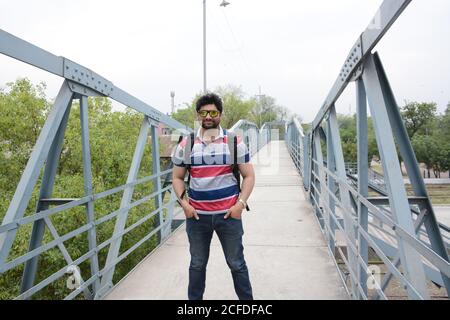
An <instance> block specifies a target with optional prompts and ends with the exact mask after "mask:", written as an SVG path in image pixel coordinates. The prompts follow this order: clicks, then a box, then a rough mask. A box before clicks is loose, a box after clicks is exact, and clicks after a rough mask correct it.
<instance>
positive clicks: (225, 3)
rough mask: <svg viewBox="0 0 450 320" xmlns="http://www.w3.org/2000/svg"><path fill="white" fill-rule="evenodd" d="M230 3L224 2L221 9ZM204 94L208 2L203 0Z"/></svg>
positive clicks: (204, 85) (204, 83)
mask: <svg viewBox="0 0 450 320" xmlns="http://www.w3.org/2000/svg"><path fill="white" fill-rule="evenodd" d="M229 4H230V3H229V2H227V1H225V0H222V3H221V4H220V6H221V7H224V8H225V7H226V6H227V5H229ZM203 93H206V0H203Z"/></svg>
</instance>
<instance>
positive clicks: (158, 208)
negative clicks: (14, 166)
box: [0, 30, 191, 299]
mask: <svg viewBox="0 0 450 320" xmlns="http://www.w3.org/2000/svg"><path fill="white" fill-rule="evenodd" d="M0 53H2V54H5V55H7V56H10V57H12V58H14V59H17V60H20V61H23V62H25V63H28V64H31V65H33V66H36V67H38V68H40V69H42V70H45V71H48V72H50V73H53V74H56V75H58V76H61V77H62V78H64V82H63V84H62V86H61V89H60V91H59V93H58V96H57V97H56V100H55V102H54V105H53V108H52V110H51V111H50V113H49V114H48V117H47V120H46V122H45V124H44V126H43V128H42V130H41V132H40V135H39V137H38V139H37V142H36V144H35V146H34V148H33V151H32V153H31V156H30V158H29V161H28V163H27V165H26V167H25V169H24V171H23V174H22V176H21V178H20V182H19V184H18V185H17V188H16V191H15V193H14V196H13V198H12V200H11V202H10V205H9V208H8V210H7V212H6V214H5V216H4V219H3V222H2V225H1V226H0V273H2V274H4V273H5V272H7V271H9V270H12V269H17V268H23V270H24V271H23V276H22V283H21V290H20V295H19V296H18V297H17V298H18V299H27V298H30V297H32V296H33V295H34V294H36V293H37V292H39V291H40V290H42V289H43V288H45V287H47V286H48V285H49V284H51V283H53V282H55V281H57V280H58V279H61V278H66V277H67V276H68V275H67V273H69V276H70V277H71V279H70V280H71V281H75V282H76V281H78V282H79V283H78V285H77V286H76V287H74V288H73V289H74V290H73V291H72V292H71V293H70V294H69V295H67V296H66V297H65V298H66V299H73V298H75V297H77V296H78V295H79V294H80V293H83V294H84V297H85V298H88V299H92V298H101V297H102V296H103V295H104V294H105V293H106V292H108V290H109V289H111V287H112V286H113V276H114V271H115V268H116V266H117V264H118V263H119V262H121V261H123V260H124V259H125V258H126V257H128V256H129V255H130V254H131V253H133V252H134V251H135V250H136V249H137V248H138V247H140V246H141V245H142V244H143V243H144V242H146V241H147V240H149V239H150V238H151V237H153V236H154V235H157V236H158V239H159V242H161V241H164V239H165V238H167V236H168V235H169V234H170V232H171V222H172V219H173V216H174V214H175V211H174V210H175V201H176V200H175V197H174V195H173V194H171V193H170V197H169V199H168V200H167V201H164V199H163V195H164V193H165V192H166V191H168V192H170V191H171V185H169V186H164V187H163V186H162V183H161V179H162V178H163V177H164V176H167V175H169V174H170V172H171V169H168V170H161V167H160V166H161V163H160V155H159V150H160V146H159V138H158V127H159V126H160V125H161V124H163V125H165V126H166V128H170V129H172V130H177V132H178V134H187V133H188V132H190V131H191V130H190V129H189V128H187V127H185V126H184V125H182V124H181V123H179V122H177V121H175V120H174V119H172V118H170V117H168V116H166V115H164V114H163V113H161V112H159V111H158V110H156V109H154V108H153V107H151V106H149V105H148V104H146V103H144V102H142V101H140V100H139V99H137V98H135V97H133V96H132V95H130V94H128V93H127V92H125V91H123V90H121V89H120V88H118V87H116V86H115V85H114V84H113V83H112V82H110V81H108V80H107V79H105V78H103V77H101V76H100V75H98V74H96V73H95V72H93V71H91V70H89V69H87V68H86V67H84V66H82V65H79V64H77V63H75V62H73V61H70V60H69V59H66V58H64V57H57V56H55V55H53V54H51V53H49V52H47V51H45V50H43V49H41V48H38V47H36V46H34V45H32V44H30V43H27V42H25V41H23V40H21V39H19V38H17V37H15V36H13V35H11V34H9V33H7V32H5V31H3V30H0ZM98 96H101V97H109V98H111V99H113V100H116V101H117V102H119V103H121V104H123V105H125V106H129V107H131V108H133V109H135V110H136V111H138V112H139V113H141V114H142V115H143V121H142V125H141V128H140V133H139V136H138V138H137V142H136V147H135V151H134V155H133V159H132V162H131V164H130V169H129V173H128V178H127V180H126V184H124V185H121V186H118V187H115V188H113V189H110V190H107V191H103V192H100V193H94V192H93V185H92V170H91V151H90V141H89V126H88V121H89V115H88V97H98ZM74 100H78V101H79V107H80V124H81V141H82V161H83V178H84V190H85V194H84V196H83V197H81V198H76V199H73V198H68V199H55V198H52V194H53V188H54V182H55V177H56V173H57V168H58V163H59V159H60V154H61V150H62V147H63V141H64V134H65V131H66V127H67V122H68V118H69V114H70V111H71V108H72V102H73V101H74ZM149 137H151V152H152V159H153V161H152V164H153V168H152V170H153V172H152V174H151V175H149V176H146V177H144V178H139V179H138V172H139V168H140V165H141V160H142V157H143V154H144V148H145V146H146V144H147V143H148V139H149ZM42 169H43V171H44V173H43V176H42V179H41V180H42V182H41V184H40V186H39V184H38V183H39V181H41V180H40V174H41V170H42ZM149 182H151V183H152V187H151V190H150V192H149V194H147V195H145V196H143V197H141V198H139V199H133V195H134V193H133V191H134V190H135V188H136V187H138V186H142V185H143V184H145V183H149ZM36 185H38V186H39V187H40V192H39V199H38V203H37V207H36V212H35V213H34V214H31V215H27V216H25V215H24V213H25V211H26V209H27V207H28V205H29V202H30V200H31V197H32V192H33V189H34V188H35V186H36ZM120 194H122V196H121V202H120V208H119V209H118V210H116V211H113V212H110V213H108V214H106V215H104V216H102V217H100V218H96V215H95V213H94V204H95V203H96V202H97V201H100V200H102V199H106V198H107V197H110V196H113V195H120ZM148 202H151V203H152V204H153V206H154V210H152V211H151V212H148V213H147V214H145V216H143V217H141V219H139V220H138V221H136V222H134V223H133V224H131V225H129V226H127V217H128V213H129V211H130V210H132V209H133V208H135V207H137V206H139V205H141V204H143V203H148ZM80 206H81V207H84V208H85V212H86V221H87V223H85V224H82V225H77V226H75V229H74V230H72V231H71V232H69V233H67V234H64V235H60V234H59V233H58V232H57V228H55V225H54V223H53V222H52V219H53V218H55V217H57V216H58V215H60V214H63V212H67V211H69V210H71V209H73V208H76V207H80ZM150 219H153V220H155V222H156V223H155V224H154V228H153V229H152V230H148V233H147V235H146V236H145V237H143V238H142V239H140V240H139V241H137V242H136V243H135V244H134V245H133V246H131V247H130V248H128V249H127V250H126V251H124V252H121V251H120V249H121V243H122V239H123V237H124V236H125V235H127V234H129V233H130V232H131V231H132V230H135V229H136V228H138V227H139V226H142V225H143V224H144V223H146V222H148V221H149V220H150ZM114 220H115V227H114V232H113V234H112V236H111V237H110V238H109V239H107V240H105V241H103V242H101V243H98V242H97V241H98V234H97V232H96V231H97V229H98V228H99V227H100V226H102V225H103V224H105V223H108V222H110V223H112V221H114ZM128 222H129V221H128ZM29 225H32V232H31V235H30V239H29V249H28V252H27V253H25V254H22V255H19V256H17V257H16V256H14V255H13V256H12V257H10V255H11V253H12V251H13V250H12V249H13V248H12V247H13V243H14V241H15V238H16V235H17V233H18V231H19V229H20V228H23V227H25V226H29ZM46 229H47V230H48V231H49V232H50V233H51V236H52V237H53V240H52V241H50V242H47V243H43V236H44V232H45V230H46ZM80 235H85V236H86V237H87V239H88V250H87V252H83V253H82V255H81V256H80V257H78V258H77V259H72V257H71V255H70V254H69V251H68V250H67V248H66V246H65V242H67V241H69V240H72V239H76V238H77V236H80ZM54 248H56V249H59V251H60V253H61V254H62V256H63V257H64V259H65V262H66V265H65V266H64V267H63V268H61V269H60V270H58V271H57V272H55V273H53V274H51V275H49V276H47V277H45V279H43V280H41V281H39V282H38V283H35V280H36V275H37V274H38V258H39V256H40V255H42V254H43V253H46V252H49V251H50V250H52V249H54ZM101 250H108V251H107V257H106V262H105V263H104V266H101V265H100V263H99V252H100V251H101ZM84 262H88V263H89V266H90V274H89V275H88V276H87V277H86V279H83V278H82V276H81V274H80V272H79V265H80V264H82V263H84ZM19 270H20V269H19Z"/></svg>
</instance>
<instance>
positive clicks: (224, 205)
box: [189, 195, 239, 211]
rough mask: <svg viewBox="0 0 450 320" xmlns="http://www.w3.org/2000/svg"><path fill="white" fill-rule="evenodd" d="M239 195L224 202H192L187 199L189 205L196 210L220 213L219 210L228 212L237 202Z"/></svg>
mask: <svg viewBox="0 0 450 320" xmlns="http://www.w3.org/2000/svg"><path fill="white" fill-rule="evenodd" d="M238 196H239V195H235V196H233V197H231V198H228V199H225V200H218V201H209V202H208V201H194V200H192V199H189V204H190V205H191V206H193V207H194V208H195V209H197V210H202V211H220V210H224V211H225V210H228V209H230V208H231V207H232V206H234V205H235V204H236V202H237V199H238Z"/></svg>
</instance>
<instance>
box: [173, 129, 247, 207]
mask: <svg viewBox="0 0 450 320" xmlns="http://www.w3.org/2000/svg"><path fill="white" fill-rule="evenodd" d="M224 131H225V130H224ZM224 133H225V134H227V136H228V140H227V143H228V149H229V150H230V154H231V155H232V156H233V162H232V164H231V170H232V171H233V175H234V177H235V178H236V181H237V185H238V190H239V193H241V174H240V172H239V167H238V165H237V136H236V135H235V134H234V133H232V132H229V131H225V132H224ZM183 138H184V137H183V136H180V138H179V139H178V144H179V143H180V142H181V141H182V140H183ZM194 139H195V133H194V132H191V134H190V139H188V141H187V144H188V145H189V146H188V145H186V149H185V150H187V149H188V148H189V150H190V152H184V160H185V163H186V167H187V170H188V180H187V188H189V186H190V181H191V174H190V171H191V165H190V164H187V163H188V161H187V160H188V159H189V158H190V157H191V153H192V148H193V147H194V143H193V142H194ZM231 141H232V142H231ZM187 188H185V190H184V192H183V194H182V195H181V198H183V197H184V194H185V193H186V190H187ZM245 209H246V210H247V211H250V208H249V207H248V205H247V206H246V208H245Z"/></svg>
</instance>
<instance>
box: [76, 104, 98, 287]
mask: <svg viewBox="0 0 450 320" xmlns="http://www.w3.org/2000/svg"><path fill="white" fill-rule="evenodd" d="M80 125H81V144H82V153H83V177H84V195H85V196H92V195H93V193H94V192H93V189H92V170H91V147H90V143H89V117H88V98H87V97H86V96H82V97H81V99H80ZM86 215H87V222H88V223H93V222H94V221H95V214H94V201H92V200H91V201H89V202H88V203H87V204H86ZM96 234H97V233H96V230H95V226H94V227H92V228H91V229H89V231H88V244H89V250H92V249H94V248H96V247H97V236H96ZM90 260H91V261H90V262H91V263H90V267H91V276H93V275H95V274H97V273H98V270H99V266H98V254H97V253H96V254H94V255H92V257H91V258H90ZM99 287H100V281H99V279H98V278H97V279H96V280H95V281H94V282H93V283H92V289H93V292H94V295H95V293H96V292H97V290H98V288H99Z"/></svg>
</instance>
